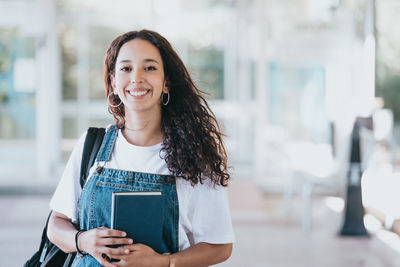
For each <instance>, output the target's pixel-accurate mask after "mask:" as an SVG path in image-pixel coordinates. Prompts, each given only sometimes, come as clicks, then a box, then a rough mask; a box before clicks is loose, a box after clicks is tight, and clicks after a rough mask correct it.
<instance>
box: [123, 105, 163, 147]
mask: <svg viewBox="0 0 400 267" xmlns="http://www.w3.org/2000/svg"><path fill="white" fill-rule="evenodd" d="M122 134H123V135H124V137H125V138H126V140H127V141H128V142H129V143H131V144H133V145H137V146H152V145H156V144H158V143H160V142H162V140H163V132H162V128H161V113H160V114H157V115H154V113H149V114H147V113H146V112H141V113H138V112H127V111H125V128H123V129H122Z"/></svg>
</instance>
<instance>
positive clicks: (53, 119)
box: [35, 0, 61, 180]
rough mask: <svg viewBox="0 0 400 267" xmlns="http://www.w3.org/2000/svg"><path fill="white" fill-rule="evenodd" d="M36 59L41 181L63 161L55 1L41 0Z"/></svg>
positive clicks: (37, 151)
mask: <svg viewBox="0 0 400 267" xmlns="http://www.w3.org/2000/svg"><path fill="white" fill-rule="evenodd" d="M37 3H38V6H39V10H40V11H39V14H38V18H37V20H38V21H35V24H36V23H37V26H38V27H39V28H40V30H39V36H38V38H37V50H36V59H37V62H38V71H37V77H38V79H37V80H38V88H37V94H36V145H37V148H36V164H37V172H38V177H39V179H42V180H47V179H50V178H54V177H51V176H52V174H54V171H55V167H56V166H57V164H58V163H59V160H60V137H61V127H60V126H61V121H60V120H61V117H60V105H61V98H60V96H61V84H60V82H61V75H60V53H59V44H58V31H57V10H56V2H55V1H52V0H39V1H38V2H37Z"/></svg>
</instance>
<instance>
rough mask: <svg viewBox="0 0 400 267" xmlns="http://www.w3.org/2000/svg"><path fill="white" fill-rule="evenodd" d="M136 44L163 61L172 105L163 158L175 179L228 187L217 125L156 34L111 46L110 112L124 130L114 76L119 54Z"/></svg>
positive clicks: (165, 109) (165, 117)
mask: <svg viewBox="0 0 400 267" xmlns="http://www.w3.org/2000/svg"><path fill="white" fill-rule="evenodd" d="M135 38H139V39H142V40H146V41H149V42H150V43H151V44H153V45H154V46H155V47H157V48H158V50H159V52H160V55H161V58H162V61H163V66H164V73H165V79H166V81H167V83H168V87H169V93H170V101H169V102H168V105H166V106H164V105H161V106H162V111H161V112H162V119H161V127H162V130H163V133H164V141H163V143H162V149H161V151H160V153H161V152H165V154H164V155H165V156H164V159H165V161H166V163H167V166H168V169H169V170H170V172H171V174H172V175H174V176H176V177H180V178H183V179H185V180H188V181H190V182H191V183H192V185H195V184H197V183H199V182H200V183H203V179H210V180H211V181H212V182H213V184H215V185H222V186H227V185H228V181H229V179H230V174H229V173H228V167H227V156H226V150H225V147H224V143H223V141H222V136H223V134H222V133H221V130H220V126H219V124H218V121H217V119H216V118H215V115H214V113H213V112H212V111H211V109H210V107H209V105H208V104H207V101H206V100H205V98H204V97H203V96H202V94H203V92H201V91H200V90H199V89H198V88H197V87H196V85H195V84H194V82H193V80H192V78H191V77H190V75H189V72H188V70H187V69H186V67H185V65H184V64H183V62H182V60H181V59H180V58H179V56H178V54H177V53H176V52H175V50H174V49H173V48H172V46H171V44H170V43H169V42H168V41H167V40H166V39H165V38H164V37H162V36H161V35H160V34H158V33H156V32H154V31H149V30H141V31H130V32H127V33H125V34H122V35H120V36H118V37H117V38H116V39H115V40H114V41H112V43H111V45H110V47H109V48H108V49H107V53H106V57H105V70H104V81H105V85H106V97H108V101H109V102H110V103H111V105H112V106H111V105H110V106H109V108H108V109H109V112H110V113H111V114H112V115H113V116H114V120H115V123H116V125H117V126H118V128H123V127H124V125H125V118H124V117H125V110H124V105H123V103H121V100H120V99H119V97H118V96H116V95H114V94H112V92H113V89H112V85H111V76H113V75H115V64H116V60H117V57H118V53H119V50H120V48H121V47H122V46H123V45H124V44H125V43H127V42H129V41H131V40H133V39H135ZM120 103H121V104H120ZM119 104H120V105H119ZM117 105H119V106H117ZM113 106H116V107H113Z"/></svg>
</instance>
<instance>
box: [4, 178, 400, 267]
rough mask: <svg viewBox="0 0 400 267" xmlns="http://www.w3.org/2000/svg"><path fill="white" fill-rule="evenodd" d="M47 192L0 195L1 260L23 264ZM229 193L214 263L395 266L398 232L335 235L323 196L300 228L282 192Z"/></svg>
mask: <svg viewBox="0 0 400 267" xmlns="http://www.w3.org/2000/svg"><path fill="white" fill-rule="evenodd" d="M49 198H50V196H48V195H44V196H43V195H42V196H15V195H14V196H5V195H3V196H1V195H0V214H1V219H0V237H1V238H0V266H4V267H14V266H22V265H23V262H24V261H25V260H26V259H27V258H28V257H29V256H30V255H31V254H32V253H33V252H34V250H35V249H36V248H37V246H38V245H39V239H40V234H41V229H42V227H43V224H44V221H45V219H46V216H47V213H48V211H49V210H48V201H49ZM230 198H231V210H232V218H233V223H234V228H235V232H236V239H237V241H236V243H235V245H234V250H233V254H232V257H231V258H230V259H229V260H228V261H227V262H225V263H223V264H220V265H219V266H232V267H236V266H237V267H246V266H250V267H253V266H254V267H258V266H271V267H291V266H294V267H358V266H363V267H394V266H400V249H399V247H400V240H399V238H398V237H397V236H393V235H391V234H390V233H388V232H385V231H377V232H373V233H372V234H371V237H370V238H351V237H346V238H343V237H339V236H338V235H337V232H338V231H339V229H340V225H341V219H342V218H341V214H340V213H335V212H334V211H332V210H330V209H329V208H327V207H326V206H325V205H324V202H323V198H322V197H318V198H315V199H314V202H313V229H312V231H311V232H310V233H303V232H302V231H301V228H300V223H299V217H300V215H301V209H300V205H298V203H297V202H295V203H294V210H293V213H292V216H291V218H290V219H288V218H287V217H286V216H285V215H284V213H283V211H282V208H283V203H282V199H281V196H279V195H272V196H268V195H264V194H262V193H261V192H260V191H259V190H258V189H257V187H256V186H254V185H252V184H246V183H238V182H237V183H234V184H233V185H232V187H231V189H230ZM388 240H391V241H390V242H389V241H388ZM388 243H391V245H388Z"/></svg>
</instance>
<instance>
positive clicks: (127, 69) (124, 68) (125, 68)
mask: <svg viewBox="0 0 400 267" xmlns="http://www.w3.org/2000/svg"><path fill="white" fill-rule="evenodd" d="M130 70H131V68H130V67H123V68H121V71H123V72H126V71H130Z"/></svg>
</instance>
